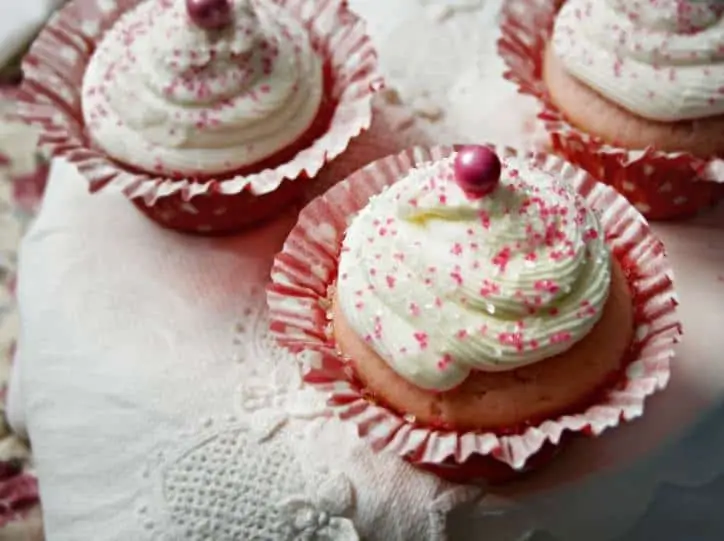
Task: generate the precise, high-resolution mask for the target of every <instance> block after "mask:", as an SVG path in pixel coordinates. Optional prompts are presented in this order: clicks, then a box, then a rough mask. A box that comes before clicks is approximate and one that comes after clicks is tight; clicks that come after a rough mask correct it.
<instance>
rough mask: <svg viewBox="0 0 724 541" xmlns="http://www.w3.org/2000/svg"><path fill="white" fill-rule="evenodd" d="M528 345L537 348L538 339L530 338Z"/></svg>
mask: <svg viewBox="0 0 724 541" xmlns="http://www.w3.org/2000/svg"><path fill="white" fill-rule="evenodd" d="M530 347H531V349H538V340H531V341H530Z"/></svg>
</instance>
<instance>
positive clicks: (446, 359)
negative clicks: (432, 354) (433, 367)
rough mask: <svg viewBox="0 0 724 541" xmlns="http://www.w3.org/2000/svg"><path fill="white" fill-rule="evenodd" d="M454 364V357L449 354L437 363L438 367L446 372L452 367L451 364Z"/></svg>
mask: <svg viewBox="0 0 724 541" xmlns="http://www.w3.org/2000/svg"><path fill="white" fill-rule="evenodd" d="M452 362H453V358H452V356H451V355H450V354H449V353H446V354H445V355H443V356H442V359H440V360H439V361H438V362H437V367H438V368H439V369H440V370H445V369H446V368H447V367H448V366H450V364H452Z"/></svg>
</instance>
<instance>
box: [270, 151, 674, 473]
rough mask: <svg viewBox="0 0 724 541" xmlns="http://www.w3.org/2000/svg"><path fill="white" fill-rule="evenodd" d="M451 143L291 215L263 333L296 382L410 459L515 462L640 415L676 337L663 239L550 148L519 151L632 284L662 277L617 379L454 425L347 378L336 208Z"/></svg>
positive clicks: (377, 167)
mask: <svg viewBox="0 0 724 541" xmlns="http://www.w3.org/2000/svg"><path fill="white" fill-rule="evenodd" d="M497 150H498V152H499V155H501V156H513V155H518V154H519V153H518V151H516V150H513V149H510V148H507V147H497ZM452 151H453V149H452V148H451V147H444V146H436V147H431V148H424V147H413V148H411V149H408V150H406V151H404V152H402V153H400V154H398V155H394V156H389V157H387V158H383V159H381V160H378V161H376V162H373V163H371V164H370V165H368V166H367V167H365V168H363V169H361V170H359V171H358V172H356V173H354V174H353V175H351V176H350V177H349V178H347V179H346V180H344V181H342V182H341V183H339V184H337V185H336V186H335V187H333V188H332V189H330V190H329V191H328V192H326V193H325V194H324V195H322V196H320V197H318V198H317V199H315V200H313V201H312V202H311V203H310V204H309V205H308V206H307V207H306V208H305V209H304V210H303V211H302V213H301V214H300V217H299V222H298V224H297V226H296V227H295V228H294V229H293V230H292V232H291V233H290V235H289V237H288V239H287V241H286V242H285V244H284V247H283V249H282V251H281V252H280V253H279V254H278V255H277V256H276V258H275V261H274V265H273V268H272V275H271V283H270V285H269V286H268V288H267V299H268V304H269V312H270V326H271V332H272V334H273V335H274V336H275V338H276V339H277V340H278V341H279V343H280V344H281V345H282V346H284V347H286V348H288V349H289V350H291V351H293V352H296V353H299V354H300V355H301V358H300V362H302V364H303V365H304V366H305V381H307V382H308V383H311V384H313V385H315V386H316V387H318V388H319V389H320V390H321V391H323V392H326V393H327V394H328V395H329V404H330V407H331V408H332V409H333V410H335V411H336V413H337V415H338V416H339V417H341V418H342V419H346V420H350V421H353V422H355V423H356V424H357V427H358V431H359V433H360V436H361V437H362V438H363V439H365V440H366V441H367V442H368V443H369V444H370V445H371V446H372V447H373V449H375V450H378V451H379V450H387V451H392V452H394V453H396V454H398V455H400V456H407V457H409V456H415V457H419V460H417V461H418V462H421V463H433V464H441V463H443V462H445V461H448V460H450V459H452V460H453V461H454V462H455V463H456V464H462V463H463V462H465V461H466V460H467V459H468V458H470V456H471V455H474V454H479V455H488V456H492V457H494V458H496V459H498V460H499V461H501V462H504V463H506V464H508V465H509V466H511V467H512V468H513V469H516V470H521V469H523V468H524V467H525V465H526V462H527V460H528V459H529V458H530V457H532V456H533V455H535V454H536V453H537V452H538V451H539V450H540V449H541V447H542V446H543V444H544V443H546V442H551V443H553V444H557V443H558V442H559V441H560V438H561V436H562V435H563V433H564V432H566V431H568V432H578V433H580V432H584V433H589V434H593V435H598V434H600V433H602V432H603V431H604V430H606V429H608V428H611V427H614V426H616V425H618V424H619V422H620V421H621V420H626V421H630V420H633V419H635V418H637V417H640V416H641V414H642V412H643V407H644V401H645V399H646V398H647V397H648V396H650V395H652V394H654V393H655V392H657V391H659V390H662V389H663V388H664V387H665V386H666V385H667V383H668V380H669V376H670V361H671V359H672V358H673V356H674V349H673V345H674V344H675V343H677V342H678V341H679V340H680V336H681V323H680V321H679V320H678V319H676V314H675V309H676V305H677V304H678V302H677V299H676V294H675V292H674V288H673V272H672V269H671V267H670V265H669V263H668V260H667V257H666V254H665V249H664V246H663V244H662V243H661V241H660V240H658V239H656V238H655V237H654V236H653V234H652V232H651V230H650V228H649V226H648V223H647V222H646V220H645V218H643V216H642V215H641V214H640V213H639V212H638V211H637V210H636V209H635V208H634V207H633V206H632V205H631V204H630V203H629V202H628V201H627V200H626V199H625V198H624V197H623V196H622V195H620V194H618V192H616V191H615V190H614V189H612V188H611V187H609V186H606V185H605V184H602V183H599V182H597V181H596V180H595V179H594V178H593V177H592V176H591V175H590V174H588V173H586V172H585V171H583V170H581V169H579V168H576V167H575V166H573V165H571V164H569V163H567V162H565V161H564V160H563V159H561V158H559V157H557V156H553V155H550V154H547V153H544V152H535V151H526V152H523V155H525V156H528V157H530V159H531V160H533V161H534V163H535V164H537V165H538V166H540V167H545V168H549V169H550V170H551V171H554V172H556V173H557V174H559V175H561V176H563V178H565V179H567V180H568V181H570V182H572V183H573V185H574V186H575V187H576V189H577V190H578V191H579V193H581V194H582V195H583V197H584V198H585V199H586V200H587V201H588V202H589V203H590V204H591V206H592V207H593V208H594V209H596V210H597V211H598V212H599V213H600V216H601V222H602V225H603V227H604V229H605V230H606V233H607V236H609V237H611V239H612V240H611V241H610V244H611V246H612V247H613V249H614V251H616V250H625V254H626V256H627V257H629V256H630V257H631V258H633V259H634V260H635V261H636V266H637V268H638V269H643V270H645V271H646V278H645V279H642V280H640V282H641V283H640V284H639V285H640V287H642V288H643V287H645V286H646V284H647V283H648V284H649V286H648V287H653V285H652V284H654V283H659V285H661V284H663V285H664V289H663V290H662V291H661V292H659V294H657V295H656V296H654V297H652V298H651V299H648V300H646V301H645V302H644V303H642V305H641V306H640V307H638V308H639V310H643V311H646V313H647V314H650V317H651V318H652V319H651V321H650V322H648V323H646V324H642V323H641V319H642V317H643V316H641V315H639V316H638V319H637V321H638V324H637V331H636V339H637V340H640V341H642V342H643V341H646V342H647V343H646V345H644V346H643V347H642V350H641V353H640V355H639V356H638V357H637V358H636V359H634V360H632V362H631V363H630V365H629V366H628V368H627V370H626V373H625V375H624V376H623V377H622V381H621V382H620V384H619V386H618V387H616V388H612V389H611V390H610V391H609V392H608V393H607V394H606V396H605V398H604V399H602V400H601V401H599V402H597V403H595V404H594V405H592V406H590V407H589V408H587V409H586V410H585V411H583V412H580V413H576V414H570V415H563V416H560V417H558V418H556V419H549V420H546V421H544V422H542V423H540V424H538V425H535V426H530V427H528V428H526V429H525V430H524V431H523V432H521V433H519V434H513V435H498V434H495V433H492V432H464V433H457V432H450V431H445V430H438V429H435V428H428V427H420V426H417V425H415V424H414V422H413V421H412V420H406V419H405V418H404V417H401V416H399V415H398V414H396V413H394V412H392V411H391V410H389V409H387V408H385V407H383V406H380V405H377V404H373V403H371V402H369V401H368V400H367V399H366V398H365V396H364V392H363V389H361V388H360V386H358V385H356V384H355V382H354V376H353V374H352V373H351V370H350V367H348V366H347V365H346V364H345V360H344V359H343V358H342V357H341V355H340V354H339V353H337V352H336V350H335V349H334V344H333V338H332V337H331V335H330V329H329V323H330V322H329V321H328V318H327V313H326V310H327V308H328V304H329V298H328V288H329V287H330V285H331V284H333V283H334V280H335V278H336V262H337V257H338V255H339V249H340V244H341V239H342V238H343V235H344V231H345V229H346V224H347V219H346V217H348V216H350V215H352V214H354V212H355V211H356V210H359V209H360V208H362V207H363V206H364V204H365V203H366V200H367V199H368V198H369V196H370V195H372V194H375V193H379V191H381V190H382V189H383V188H384V187H385V186H386V185H389V184H391V183H392V182H394V181H395V180H397V179H398V178H400V175H401V174H404V172H405V171H406V170H409V169H410V168H411V167H413V166H414V165H416V164H420V163H424V162H426V161H432V160H437V159H440V158H442V157H444V156H446V155H449V153H450V152H452ZM631 239H633V240H635V242H633V241H632V240H631ZM627 243H628V244H627ZM620 257H622V256H620ZM638 313H643V312H638ZM647 317H649V316H647Z"/></svg>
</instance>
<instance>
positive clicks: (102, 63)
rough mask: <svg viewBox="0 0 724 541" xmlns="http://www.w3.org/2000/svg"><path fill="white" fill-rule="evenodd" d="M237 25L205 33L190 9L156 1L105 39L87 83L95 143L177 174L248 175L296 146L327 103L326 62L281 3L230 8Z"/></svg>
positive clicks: (241, 3)
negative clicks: (324, 95) (247, 170)
mask: <svg viewBox="0 0 724 541" xmlns="http://www.w3.org/2000/svg"><path fill="white" fill-rule="evenodd" d="M229 1H230V10H231V12H230V14H229V18H230V20H229V24H228V25H226V26H224V27H222V28H219V29H216V30H209V29H206V28H203V27H201V26H199V25H197V24H195V23H194V22H193V21H192V19H191V17H190V15H189V13H188V12H187V8H186V5H185V2H184V1H183V0H147V1H146V2H143V3H141V4H140V5H139V6H137V7H136V8H135V9H134V10H132V11H130V12H129V13H127V14H126V15H124V16H123V17H122V18H121V19H119V21H118V22H117V23H116V24H115V25H114V26H113V27H112V28H111V30H110V31H109V32H108V33H107V34H106V36H104V39H103V40H102V42H101V44H100V46H99V48H98V49H97V51H96V52H95V53H94V55H93V57H92V59H91V62H90V64H89V66H88V69H87V71H86V74H85V78H84V82H83V112H84V117H85V120H86V125H87V127H88V130H89V133H90V135H91V137H92V138H93V139H94V140H95V142H96V143H97V144H98V145H100V146H101V147H103V149H104V150H105V151H106V152H107V153H108V154H110V155H111V156H112V157H114V158H116V159H118V160H120V161H123V162H126V163H129V164H130V165H133V166H137V167H140V168H142V169H145V170H148V171H151V172H154V173H162V174H169V175H176V174H188V175H197V174H201V175H206V174H214V173H221V172H230V171H233V170H238V169H240V168H242V167H244V166H246V165H250V164H252V163H254V162H258V161H261V160H263V159H264V158H266V157H268V156H270V155H272V154H274V153H275V152H277V151H278V150H281V149H282V148H283V147H285V146H287V145H289V144H291V143H293V142H294V141H295V140H296V139H297V138H298V137H300V136H301V135H302V134H303V133H304V132H305V131H306V129H307V128H308V127H309V126H310V125H311V123H312V122H313V120H314V118H315V116H316V114H317V111H318V109H319V105H320V102H321V99H322V91H323V88H322V87H323V82H322V65H321V60H320V58H319V57H318V56H317V54H316V53H315V52H314V50H313V49H312V46H311V44H310V42H309V38H308V36H307V33H306V31H305V30H304V28H303V27H302V25H301V23H299V22H297V21H296V20H295V19H293V17H292V16H291V15H290V14H288V13H287V12H285V11H284V10H283V8H281V7H279V6H277V5H276V4H275V3H273V2H259V1H257V0H233V1H232V0H229Z"/></svg>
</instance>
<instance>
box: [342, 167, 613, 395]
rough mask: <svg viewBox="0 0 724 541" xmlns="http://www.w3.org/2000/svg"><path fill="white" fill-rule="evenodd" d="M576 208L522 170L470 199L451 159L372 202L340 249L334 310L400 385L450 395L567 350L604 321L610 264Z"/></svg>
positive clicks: (588, 218) (544, 177)
mask: <svg viewBox="0 0 724 541" xmlns="http://www.w3.org/2000/svg"><path fill="white" fill-rule="evenodd" d="M602 237H603V233H602V230H601V226H600V224H599V222H598V220H597V218H596V217H595V215H594V214H593V213H592V212H591V211H590V210H588V209H587V208H586V206H585V205H584V202H583V201H582V199H581V198H580V197H579V196H577V195H576V194H575V193H573V192H572V191H571V190H570V189H569V188H568V187H566V186H563V185H560V184H558V183H557V182H556V180H555V179H554V178H552V177H551V175H550V174H548V173H546V172H544V171H541V170H539V169H536V168H534V167H533V166H532V165H531V164H529V163H528V162H527V161H526V160H525V159H523V158H509V159H506V160H504V162H503V172H502V175H501V182H500V185H499V186H498V188H497V189H496V190H495V191H494V192H493V193H491V194H490V195H488V196H486V197H483V198H481V199H478V200H471V199H469V198H468V197H467V196H466V195H465V193H464V192H463V191H462V189H461V188H460V187H459V186H458V185H457V184H456V183H455V182H454V180H453V158H448V159H444V160H441V161H439V162H436V163H432V164H428V165H424V166H422V167H419V168H417V169H415V170H413V171H412V172H410V173H409V174H408V175H407V176H406V177H405V178H404V179H402V180H400V181H399V182H398V183H396V184H394V185H393V186H391V187H390V188H389V189H387V190H386V191H384V192H383V193H381V194H380V195H378V196H376V197H374V198H372V199H371V200H370V202H369V204H368V205H367V206H366V207H365V208H364V209H363V210H362V211H361V212H360V213H359V214H358V215H357V216H356V217H355V219H354V220H353V222H352V224H351V225H350V227H349V229H348V231H347V235H346V238H345V241H344V244H343V248H342V254H341V256H340V263H339V282H338V288H337V298H338V302H339V303H340V308H341V310H342V312H343V313H344V315H345V317H346V319H347V320H348V322H349V324H350V326H351V328H352V329H353V330H354V331H355V332H356V333H358V335H359V336H360V337H363V338H364V339H365V340H366V342H367V343H368V344H369V345H370V346H371V347H372V348H373V349H374V350H375V351H376V352H377V353H378V354H379V355H380V356H381V357H383V358H384V359H385V360H386V361H387V362H388V363H389V364H390V366H391V367H392V368H393V369H394V370H395V371H396V372H397V373H398V374H399V375H400V376H402V377H404V378H406V379H408V380H409V381H411V382H412V383H414V384H415V385H417V386H418V387H421V388H424V389H433V390H446V389H450V388H452V387H454V386H456V385H458V384H460V383H461V382H462V381H463V380H464V379H465V378H466V377H467V375H468V374H469V373H470V371H471V370H482V371H491V372H492V371H502V370H511V369H514V368H517V367H520V366H524V365H527V364H531V363H535V362H537V361H540V360H542V359H545V358H548V357H551V356H553V355H556V354H558V353H561V352H563V351H565V350H567V349H569V348H570V347H571V346H572V345H573V344H574V343H576V342H577V341H578V340H580V339H581V338H583V337H584V336H585V335H586V334H587V333H588V332H589V331H590V330H591V328H592V327H593V325H594V324H595V323H596V322H597V321H598V320H599V318H600V316H601V312H602V309H603V306H604V304H605V302H606V299H607V298H608V290H609V286H610V279H611V262H610V255H609V251H608V248H607V247H606V245H605V243H604V241H603V238H602Z"/></svg>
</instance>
